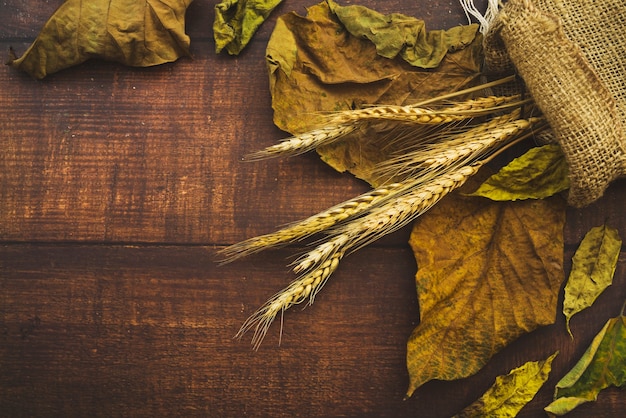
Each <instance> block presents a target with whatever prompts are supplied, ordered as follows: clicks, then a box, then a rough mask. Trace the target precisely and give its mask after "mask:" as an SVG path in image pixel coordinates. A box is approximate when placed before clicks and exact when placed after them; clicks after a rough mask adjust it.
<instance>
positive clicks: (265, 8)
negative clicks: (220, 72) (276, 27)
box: [213, 0, 282, 55]
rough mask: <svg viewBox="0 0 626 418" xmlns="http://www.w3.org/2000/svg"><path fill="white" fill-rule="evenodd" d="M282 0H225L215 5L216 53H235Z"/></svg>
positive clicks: (248, 40)
mask: <svg viewBox="0 0 626 418" xmlns="http://www.w3.org/2000/svg"><path fill="white" fill-rule="evenodd" d="M281 2H282V0H225V1H222V2H220V3H218V4H217V5H215V20H214V22H213V37H214V38H215V51H216V52H217V53H219V52H221V51H222V50H223V49H226V51H228V53H229V54H231V55H237V54H239V53H240V52H241V51H242V50H243V49H244V48H245V47H246V45H248V43H249V42H250V40H251V39H252V36H253V35H254V33H255V32H256V31H257V29H258V28H259V26H261V24H262V23H263V22H264V21H265V19H267V17H268V16H269V15H270V13H272V10H274V8H275V7H276V6H278V5H279V4H280V3H281Z"/></svg>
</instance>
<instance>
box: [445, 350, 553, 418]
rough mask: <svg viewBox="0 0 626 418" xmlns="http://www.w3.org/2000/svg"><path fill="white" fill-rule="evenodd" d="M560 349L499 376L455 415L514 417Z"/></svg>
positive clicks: (467, 417) (465, 417)
mask: <svg viewBox="0 0 626 418" xmlns="http://www.w3.org/2000/svg"><path fill="white" fill-rule="evenodd" d="M557 354H558V352H556V353H554V354H552V355H551V356H550V357H548V358H547V359H546V360H542V361H529V362H528V363H526V364H524V365H523V366H521V367H518V368H516V369H513V370H511V372H510V373H509V374H507V375H505V376H498V377H496V382H495V383H494V384H493V386H491V387H490V388H489V389H488V390H487V392H485V394H484V395H483V396H481V397H480V399H478V400H477V401H476V402H474V403H473V404H471V405H470V406H468V407H467V408H465V409H464V410H463V411H461V413H459V414H458V415H456V416H455V418H481V417H492V418H510V417H515V416H517V414H518V413H519V411H520V410H521V409H522V408H523V407H524V406H525V405H526V404H527V403H528V402H530V401H531V400H532V399H533V398H534V397H535V395H536V394H537V392H538V391H539V389H541V387H542V386H543V384H544V383H545V382H546V380H548V376H549V375H550V371H551V370H552V360H554V358H555V357H556V356H557Z"/></svg>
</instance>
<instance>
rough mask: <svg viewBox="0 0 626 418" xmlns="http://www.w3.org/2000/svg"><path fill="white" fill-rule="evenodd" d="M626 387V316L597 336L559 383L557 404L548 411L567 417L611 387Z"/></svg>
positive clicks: (553, 403) (548, 408) (608, 325)
mask: <svg viewBox="0 0 626 418" xmlns="http://www.w3.org/2000/svg"><path fill="white" fill-rule="evenodd" d="M625 384H626V317H624V313H623V312H622V314H621V315H620V316H619V317H616V318H611V319H609V320H608V321H607V323H606V324H605V325H604V327H603V328H602V330H601V331H600V332H599V333H598V334H597V335H596V336H595V338H594V339H593V341H592V342H591V344H590V345H589V348H587V351H585V354H583V356H582V357H581V358H580V360H579V361H578V363H576V365H575V366H574V367H573V368H572V370H570V371H569V373H567V374H566V375H565V377H563V379H561V380H560V381H559V382H558V383H557V384H556V391H555V394H554V401H553V402H552V403H551V404H550V405H548V406H547V407H546V408H545V411H546V412H548V413H551V414H554V415H565V414H567V413H568V412H571V411H572V410H573V409H574V408H576V407H577V406H578V405H580V404H583V403H585V402H592V401H595V400H596V399H597V398H598V394H599V393H600V391H602V390H603V389H605V388H608V387H609V386H617V387H622V386H624V385H625Z"/></svg>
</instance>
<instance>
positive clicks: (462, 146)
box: [374, 109, 545, 179]
mask: <svg viewBox="0 0 626 418" xmlns="http://www.w3.org/2000/svg"><path fill="white" fill-rule="evenodd" d="M520 113H521V111H520V110H519V109H518V110H515V111H514V112H512V113H510V114H507V115H503V116H498V117H494V118H492V119H490V120H488V121H486V122H483V123H482V124H479V125H476V126H474V127H472V128H470V129H468V130H466V131H462V132H458V133H455V134H453V135H450V136H449V137H448V138H442V140H440V141H438V142H434V143H431V144H427V145H423V146H422V147H420V148H419V149H417V150H415V151H410V152H405V153H403V154H401V155H399V156H397V157H394V158H390V159H388V160H386V161H384V162H382V163H381V164H379V165H378V166H377V167H376V168H375V169H374V174H375V175H376V176H377V177H378V178H380V179H385V178H393V177H405V176H410V177H414V178H415V177H417V176H419V175H420V172H421V173H427V175H428V176H430V177H432V176H435V175H437V173H438V172H440V171H442V170H445V169H446V168H447V167H450V166H451V165H457V166H458V165H464V164H466V163H467V162H468V161H475V160H476V159H479V158H482V157H484V156H486V155H488V154H489V153H491V152H493V151H495V150H497V149H498V148H499V147H500V146H503V145H505V144H507V143H508V142H509V141H511V140H513V139H515V138H516V137H517V136H519V135H521V134H524V133H525V132H528V131H530V130H533V131H536V130H537V129H539V128H541V129H542V124H543V123H544V122H545V119H544V118H542V117H533V118H528V119H518V117H519V115H520Z"/></svg>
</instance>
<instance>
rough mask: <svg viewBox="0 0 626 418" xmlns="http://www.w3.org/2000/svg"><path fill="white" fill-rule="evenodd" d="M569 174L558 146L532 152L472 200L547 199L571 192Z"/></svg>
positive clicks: (499, 175) (511, 163)
mask: <svg viewBox="0 0 626 418" xmlns="http://www.w3.org/2000/svg"><path fill="white" fill-rule="evenodd" d="M568 171H569V170H568V167H567V162H566V160H565V156H564V155H563V152H562V151H561V148H560V147H559V146H558V145H544V146H542V147H535V148H531V149H530V150H529V151H528V152H526V153H525V154H524V155H522V156H521V157H519V158H516V159H514V160H513V161H511V162H510V163H509V164H508V165H506V166H505V167H503V168H502V169H501V170H500V171H499V172H498V173H496V174H494V175H493V176H491V177H489V178H488V179H487V181H485V183H483V184H482V185H481V186H480V187H479V188H478V190H476V191H475V192H474V193H472V196H482V197H486V198H489V199H491V200H496V201H505V200H523V199H544V198H546V197H550V196H553V195H555V194H556V193H559V192H562V191H563V190H567V189H568V188H569V178H568Z"/></svg>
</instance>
